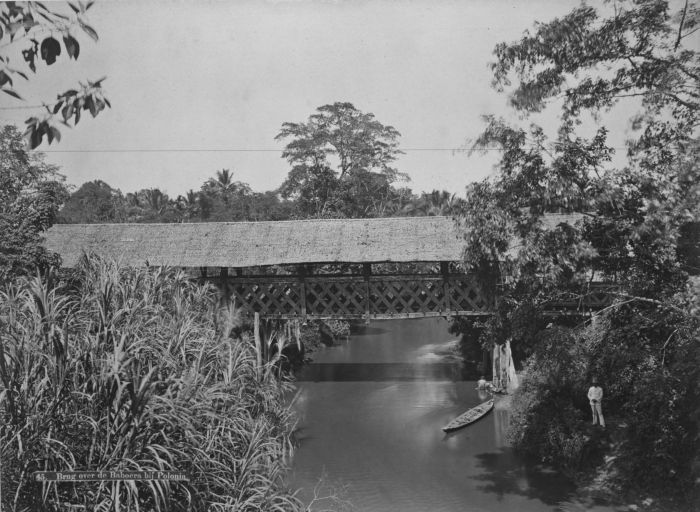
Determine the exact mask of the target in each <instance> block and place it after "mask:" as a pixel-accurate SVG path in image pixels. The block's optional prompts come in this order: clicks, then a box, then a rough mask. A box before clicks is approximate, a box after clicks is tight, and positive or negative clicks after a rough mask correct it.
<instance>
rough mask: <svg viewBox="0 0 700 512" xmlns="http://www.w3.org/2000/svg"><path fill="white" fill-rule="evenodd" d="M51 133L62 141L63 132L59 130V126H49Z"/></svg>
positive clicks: (57, 140) (58, 140)
mask: <svg viewBox="0 0 700 512" xmlns="http://www.w3.org/2000/svg"><path fill="white" fill-rule="evenodd" d="M49 133H51V135H53V138H54V139H56V142H61V132H60V131H58V128H56V127H55V126H49Z"/></svg>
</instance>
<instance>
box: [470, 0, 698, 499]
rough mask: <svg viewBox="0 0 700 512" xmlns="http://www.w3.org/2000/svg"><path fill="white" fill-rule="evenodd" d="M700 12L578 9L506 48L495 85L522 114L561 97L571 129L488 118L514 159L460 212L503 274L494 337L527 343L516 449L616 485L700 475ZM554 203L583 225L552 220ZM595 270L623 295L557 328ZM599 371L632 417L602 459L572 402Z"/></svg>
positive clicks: (473, 250) (490, 328)
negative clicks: (694, 247)
mask: <svg viewBox="0 0 700 512" xmlns="http://www.w3.org/2000/svg"><path fill="white" fill-rule="evenodd" d="M699 21H700V18H699V11H698V8H697V6H695V5H692V4H689V3H688V2H686V3H684V4H682V5H681V6H680V9H679V10H678V11H677V12H675V11H672V10H671V9H670V7H669V5H668V4H667V2H664V1H661V0H636V1H632V2H620V1H613V2H609V3H606V4H605V5H602V6H600V7H592V6H590V5H587V4H583V5H581V6H580V7H578V8H576V9H574V10H573V11H572V12H570V13H569V14H568V15H566V16H564V17H562V18H560V19H555V20H553V21H552V22H549V23H542V24H537V25H536V26H535V28H534V30H533V31H532V32H526V33H525V35H524V37H523V38H522V39H521V40H519V41H516V42H513V43H501V44H499V45H498V46H497V47H496V49H495V51H494V55H495V57H496V61H495V63H494V64H493V67H492V69H493V73H494V82H493V84H494V86H495V87H496V88H497V89H498V90H500V91H503V92H507V93H509V102H510V104H511V106H513V107H514V108H515V109H516V110H517V111H519V112H520V113H521V114H522V115H524V116H525V117H528V116H529V115H530V114H533V113H537V112H540V111H543V110H546V109H550V110H551V109H559V112H558V113H559V119H560V123H559V126H558V129H557V131H556V135H555V136H554V137H553V138H550V137H548V136H547V135H546V131H545V130H544V129H543V127H541V126H538V125H537V124H535V123H534V122H531V123H530V125H529V126H528V127H522V126H519V125H512V124H509V123H507V122H506V121H504V120H503V119H498V118H495V117H487V118H486V123H487V124H486V129H485V130H484V132H483V134H482V135H481V136H480V137H479V138H478V140H477V141H476V142H475V144H474V148H473V149H474V150H475V151H478V150H481V149H485V148H492V147H496V148H498V149H500V150H501V155H502V157H501V159H500V162H499V163H498V167H497V173H496V175H495V177H493V178H491V179H487V180H485V181H483V182H480V183H475V184H473V185H471V186H470V187H469V188H468V191H467V201H466V203H465V206H464V209H463V212H462V214H461V216H460V222H461V223H462V225H463V228H464V229H463V232H464V236H465V237H466V238H467V240H468V248H469V249H468V253H467V255H466V261H467V263H469V264H470V265H472V266H474V267H478V268H480V269H491V271H492V272H493V273H495V274H497V275H499V276H500V278H501V279H502V280H503V297H502V300H501V302H500V307H499V311H498V314H497V315H495V316H494V317H493V318H491V319H490V320H489V321H488V322H486V323H485V325H484V326H483V327H484V337H483V339H484V340H487V339H490V340H496V342H504V341H505V340H506V339H511V341H512V342H513V344H514V347H515V346H518V350H519V351H520V353H521V354H524V355H528V354H529V355H530V357H529V359H528V362H527V373H526V378H525V384H524V386H523V388H522V391H521V396H520V397H519V399H517V401H518V403H519V404H521V405H520V406H518V407H517V408H516V411H515V413H514V422H513V429H512V433H513V438H514V440H515V442H516V446H519V447H520V448H523V449H526V450H528V451H532V452H534V453H536V454H537V455H539V456H541V457H544V458H546V459H547V460H550V461H553V462H555V463H557V464H559V465H560V466H562V467H565V468H568V469H569V470H571V472H572V474H580V473H578V472H580V471H581V470H582V469H584V466H585V464H589V465H592V466H595V467H597V468H598V469H597V470H598V474H599V476H600V475H602V476H600V477H599V479H598V480H597V481H596V482H597V483H596V485H599V486H601V487H602V488H604V489H605V490H606V491H607V492H608V493H609V495H615V494H616V493H618V494H620V493H623V492H625V491H628V490H630V489H633V488H636V489H637V490H640V489H645V492H652V491H653V490H654V489H655V490H657V491H659V492H661V491H660V489H663V488H664V486H668V487H667V488H666V489H673V490H674V495H676V496H680V495H682V494H683V492H687V491H688V489H690V488H691V487H692V483H691V482H692V481H694V479H695V478H696V477H697V476H700V475H697V474H695V476H694V473H693V471H697V469H695V470H693V469H692V468H694V467H695V468H697V467H698V466H697V460H696V461H694V457H696V456H695V455H693V454H697V448H698V446H699V445H700V437H699V435H698V434H699V432H698V428H697V419H698V417H700V416H699V415H698V410H697V403H698V402H697V396H696V392H695V390H696V389H698V383H699V382H700V380H699V379H700V374H699V373H698V369H697V362H698V361H699V360H700V354H699V353H698V347H697V337H698V334H699V333H700V331H699V329H700V326H699V325H698V313H700V306H699V304H698V295H699V294H698V288H699V286H698V279H697V277H694V278H693V277H691V276H692V274H697V273H698V269H697V268H694V267H693V261H692V260H691V259H690V258H689V257H688V254H687V253H686V252H685V251H684V250H683V249H682V247H681V235H682V234H685V235H684V236H688V234H689V233H692V232H693V231H695V232H696V231H697V228H698V226H699V225H700V224H699V222H700V166H699V164H698V162H699V161H700V158H699V157H700V152H699V150H700V141H699V140H698V122H699V114H700V83H699V82H700V81H699V78H700V55H699V54H698V52H697V51H696V50H695V49H694V48H693V46H692V45H691V44H687V43H690V42H691V39H690V37H691V35H692V34H693V33H694V32H695V31H696V30H697V28H698V22H699ZM621 102H626V103H625V104H626V106H627V107H629V106H630V105H636V107H637V113H636V114H635V115H634V116H632V117H631V119H630V120H629V126H630V128H631V132H630V133H631V135H629V136H628V142H627V145H626V146H627V147H626V150H627V151H626V155H625V156H626V158H625V159H624V163H623V164H621V165H618V164H613V159H612V157H613V154H614V151H615V148H613V147H612V144H611V142H610V141H609V137H610V134H609V130H608V128H607V127H606V126H605V123H604V119H605V114H606V113H611V114H616V113H617V112H620V110H618V109H617V107H618V106H619V105H620V103H621ZM591 121H593V122H595V123H596V125H597V128H596V129H595V130H594V132H595V133H593V134H592V135H587V131H588V130H590V126H591ZM547 212H565V213H576V214H578V217H579V218H580V219H581V220H579V221H578V222H576V223H574V224H573V225H564V224H562V225H560V226H559V227H557V228H556V229H554V230H545V229H544V228H543V224H542V222H541V219H542V215H543V214H544V213H547ZM512 239H515V240H517V243H516V244H512V243H510V242H509V241H510V240H512ZM696 239H697V237H696ZM513 246H515V247H516V249H515V250H512V247H513ZM509 248H511V250H509ZM593 281H603V282H607V283H610V284H614V286H615V288H614V290H615V292H614V298H615V299H614V302H613V304H612V305H611V306H610V307H609V308H607V309H606V310H605V311H604V312H602V313H599V314H598V315H596V320H595V321H594V322H592V323H582V324H579V323H577V322H573V323H572V321H571V320H559V321H556V320H555V321H554V322H553V324H554V325H553V326H552V327H550V329H545V326H546V325H548V324H550V323H552V320H551V319H547V318H546V317H545V316H544V314H543V311H544V309H545V307H546V304H547V303H549V302H552V301H556V300H557V299H560V298H566V299H572V298H580V297H582V296H583V295H585V294H587V293H589V291H590V288H589V286H590V283H591V282H593ZM556 324H559V326H557V325H556ZM514 350H515V348H514ZM690 361H694V363H690ZM595 374H597V375H599V376H600V377H602V379H603V382H604V387H606V389H607V391H606V393H607V395H606V396H607V399H606V403H608V404H610V407H612V408H613V409H614V415H615V421H616V422H618V425H620V430H619V432H618V435H617V436H616V437H614V438H613V444H612V448H611V450H610V451H609V452H608V453H607V454H605V455H606V456H608V457H609V459H608V461H609V462H608V463H607V465H602V455H603V454H601V452H600V450H599V449H598V447H596V446H595V443H594V441H592V440H591V437H590V436H589V435H588V434H587V433H586V430H585V427H584V426H583V423H582V420H581V419H580V418H581V417H582V416H581V415H580V413H576V410H575V407H580V408H581V409H583V411H585V409H586V407H587V403H586V401H585V399H582V398H581V397H582V396H583V395H585V386H586V385H587V379H588V377H590V376H591V375H595ZM582 388H583V389H584V391H583V392H582V391H581V389H582ZM572 407H574V408H573V409H572ZM552 411H559V412H558V413H557V414H552ZM652 411H666V412H665V413H660V412H659V413H654V412H652ZM584 414H585V412H584ZM606 416H607V415H606ZM583 417H584V418H585V415H584V416H583ZM660 417H661V418H663V419H662V420H661V421H659V418H660ZM577 418H579V419H577ZM693 418H695V419H693ZM671 432H672V433H671ZM562 436H564V437H562ZM564 439H566V441H564ZM650 443H653V444H654V446H655V448H654V450H653V453H652V452H650V451H649V450H648V449H647V448H645V447H647V446H649V445H650ZM586 454H588V457H586ZM595 454H598V456H600V458H599V459H598V458H595V457H594V455H595ZM603 468H605V469H603ZM650 468H653V470H650ZM588 469H590V466H588Z"/></svg>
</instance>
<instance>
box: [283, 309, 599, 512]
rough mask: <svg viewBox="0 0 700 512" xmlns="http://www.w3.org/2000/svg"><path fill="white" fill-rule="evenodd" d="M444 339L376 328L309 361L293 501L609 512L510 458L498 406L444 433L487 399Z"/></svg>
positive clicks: (302, 380) (394, 326)
mask: <svg viewBox="0 0 700 512" xmlns="http://www.w3.org/2000/svg"><path fill="white" fill-rule="evenodd" d="M447 329H448V323H447V321H446V320H444V319H441V318H427V319H419V320H392V321H381V322H373V323H371V324H370V325H368V326H366V327H364V329H363V330H362V331H361V332H360V333H359V334H357V335H354V336H351V337H350V339H349V340H347V341H346V342H343V343H342V344H341V345H340V346H335V347H330V348H325V349H322V350H320V351H319V352H316V353H314V354H313V357H314V361H313V364H311V365H308V366H307V367H305V368H304V370H303V371H302V372H301V374H300V375H299V376H297V378H298V381H299V382H298V388H299V394H298V396H297V400H296V402H295V407H296V410H297V412H298V414H299V418H300V422H299V438H300V447H299V449H298V450H297V451H296V453H295V455H294V459H293V463H292V474H291V481H290V484H291V486H292V487H293V488H300V489H301V494H300V495H301V497H302V498H303V499H305V500H306V502H307V503H308V502H309V500H310V499H311V497H312V496H313V490H314V488H315V487H317V484H319V481H322V485H321V488H320V489H319V490H320V492H321V494H323V492H326V491H327V490H328V489H329V488H334V489H335V490H336V491H338V492H339V493H340V494H341V495H342V497H343V498H344V499H346V500H348V501H349V502H351V503H352V505H353V506H354V510H361V511H372V512H375V511H376V512H381V511H392V512H393V511H401V512H411V511H417V512H432V511H435V512H438V511H445V512H448V511H455V512H457V511H459V512H464V511H474V512H481V511H497V512H504V511H506V512H507V511H511V510H513V511H521V512H530V511H532V512H536V511H537V512H539V511H550V510H551V511H562V512H564V511H572V512H573V511H582V510H594V511H596V512H603V511H609V510H612V509H609V508H605V507H593V506H586V505H584V504H582V503H580V502H577V501H576V500H575V499H574V497H573V488H572V486H571V485H570V483H569V482H567V481H566V480H565V479H563V478H562V477H561V476H560V475H559V474H557V473H556V472H554V471H552V470H550V469H547V468H544V467H542V466H538V465H535V464H528V463H526V462H524V461H523V460H521V459H520V458H519V457H518V456H516V455H515V453H514V452H513V450H512V449H511V448H510V447H509V446H508V443H507V441H506V438H505V429H506V426H507V423H508V411H507V409H505V407H504V405H505V404H504V402H501V403H500V404H499V403H497V404H496V407H495V408H494V411H493V412H491V413H490V414H489V415H487V416H486V417H484V418H482V419H481V420H480V421H478V422H477V423H475V424H473V425H471V426H469V427H466V428H465V429H462V430H460V431H457V432H455V433H452V434H445V433H443V431H442V430H441V427H442V426H443V425H445V424H446V423H447V422H448V421H449V420H451V419H452V418H454V417H456V416H458V415H459V414H461V413H462V412H464V411H465V410H467V409H469V408H470V407H473V406H475V405H477V404H478V403H480V402H482V401H483V400H484V399H485V398H486V396H484V395H483V392H482V394H481V395H480V392H478V391H477V390H476V389H475V381H474V380H463V371H462V362H461V360H460V359H459V358H457V357H455V356H453V355H450V350H449V348H450V346H451V345H452V346H454V344H455V342H454V336H453V335H450V334H449V332H448V330H447ZM467 378H469V379H476V377H475V376H473V375H472V376H467ZM329 505H330V503H329V502H328V501H325V502H324V501H320V502H317V506H316V507H315V509H316V510H323V509H324V508H325V507H328V506H329Z"/></svg>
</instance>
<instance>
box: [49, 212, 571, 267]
mask: <svg viewBox="0 0 700 512" xmlns="http://www.w3.org/2000/svg"><path fill="white" fill-rule="evenodd" d="M565 217H567V218H565ZM567 221H569V222H570V219H569V218H568V216H550V217H549V218H548V219H547V224H551V225H556V224H558V223H559V222H567ZM46 247H47V249H48V250H50V251H53V252H57V253H59V254H60V255H61V257H62V259H63V265H64V266H66V267H72V266H75V264H76V263H77V261H78V259H79V258H80V256H81V254H82V253H83V251H88V252H90V251H92V252H96V253H99V254H104V255H109V256H112V257H115V258H116V259H118V260H119V261H121V262H122V263H123V264H125V265H134V266H137V265H143V264H145V263H146V262H148V263H149V264H150V265H171V266H178V267H255V266H263V265H280V264H297V263H336V262H347V263H380V262H390V261H391V262H412V261H413V262H419V261H459V260H461V259H462V255H463V252H464V249H465V241H464V239H463V238H462V237H461V236H460V235H459V233H458V231H457V229H456V226H455V223H454V221H453V220H452V219H450V218H449V217H401V218H389V219H316V220H294V221H281V222H212V223H192V224H57V225H55V226H53V227H52V228H51V229H49V231H48V232H47V233H46Z"/></svg>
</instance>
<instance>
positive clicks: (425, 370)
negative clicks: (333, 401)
mask: <svg viewBox="0 0 700 512" xmlns="http://www.w3.org/2000/svg"><path fill="white" fill-rule="evenodd" d="M297 380H299V381H313V382H351V381H359V382H362V381H365V382H366V381H375V382H382V381H383V382H394V381H425V382H440V381H460V380H464V379H463V375H462V370H461V367H460V365H459V364H455V363H430V364H425V363H312V364H309V365H307V366H306V367H304V369H303V370H302V372H301V373H300V375H299V376H298V378H297Z"/></svg>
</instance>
